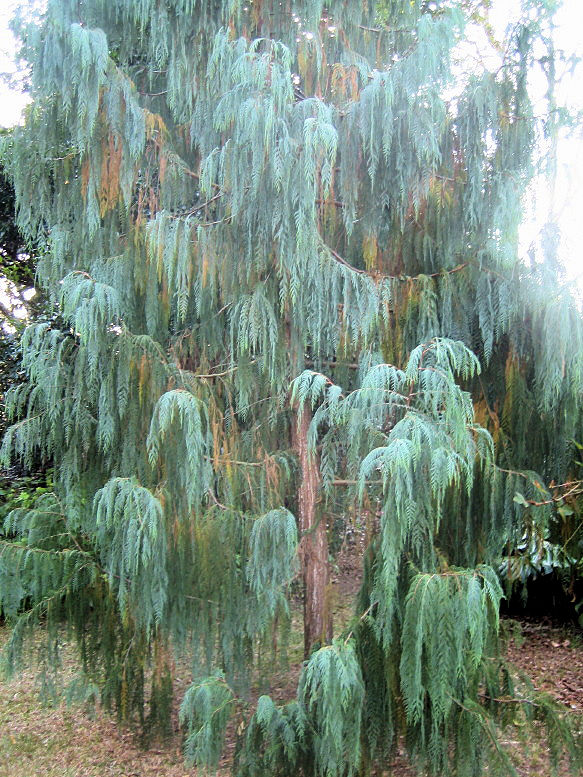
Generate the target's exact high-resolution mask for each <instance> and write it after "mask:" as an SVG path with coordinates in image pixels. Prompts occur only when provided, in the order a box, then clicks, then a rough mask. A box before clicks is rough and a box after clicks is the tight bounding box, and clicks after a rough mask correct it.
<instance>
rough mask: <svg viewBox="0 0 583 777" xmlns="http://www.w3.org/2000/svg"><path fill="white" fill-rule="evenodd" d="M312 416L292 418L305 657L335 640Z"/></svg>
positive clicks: (326, 538) (326, 543) (324, 524)
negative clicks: (315, 647)
mask: <svg viewBox="0 0 583 777" xmlns="http://www.w3.org/2000/svg"><path fill="white" fill-rule="evenodd" d="M310 421H311V413H310V412H309V410H308V408H306V407H304V412H303V413H302V415H301V418H300V419H299V423H298V418H297V416H295V417H294V419H293V422H292V423H293V431H292V435H293V444H294V449H295V451H296V453H297V456H298V460H299V464H300V487H299V493H298V512H299V515H298V520H299V528H300V534H301V536H302V540H301V544H300V554H301V563H302V570H303V578H304V656H305V657H306V658H307V657H308V656H309V655H310V651H311V648H312V646H313V645H314V643H316V642H319V643H320V644H325V643H326V642H330V640H331V638H332V617H331V613H330V608H329V607H328V602H327V598H328V578H329V574H328V537H327V534H326V521H325V520H324V519H323V518H322V517H320V519H318V513H317V500H318V490H319V488H320V468H319V462H318V458H317V456H316V455H314V456H312V457H309V455H308V428H309V426H310Z"/></svg>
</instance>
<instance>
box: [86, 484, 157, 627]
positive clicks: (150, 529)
mask: <svg viewBox="0 0 583 777" xmlns="http://www.w3.org/2000/svg"><path fill="white" fill-rule="evenodd" d="M95 529H96V532H95V539H96V544H97V551H98V553H99V556H100V558H101V563H102V564H103V568H104V570H105V572H106V573H107V575H108V577H109V585H110V587H111V589H112V591H114V592H115V594H116V595H117V598H118V600H119V606H120V610H121V612H122V613H125V612H126V611H128V610H130V611H131V612H132V614H133V616H134V617H135V619H136V621H137V622H138V623H139V624H140V625H141V626H144V628H145V629H146V630H149V629H150V628H152V626H153V625H154V624H155V623H156V622H160V620H162V618H163V615H164V610H165V607H166V600H167V596H168V591H167V586H168V577H167V574H166V563H165V562H166V552H167V551H166V544H167V538H166V527H165V525H164V512H163V508H162V505H161V504H160V501H159V500H158V499H157V498H156V497H155V495H154V494H152V493H151V491H148V489H147V488H144V487H143V486H140V485H139V484H138V483H136V482H132V481H131V480H127V479H125V478H113V479H112V480H109V481H108V482H107V483H106V484H105V486H104V487H103V488H101V489H100V490H99V491H98V492H97V493H96V494H95Z"/></svg>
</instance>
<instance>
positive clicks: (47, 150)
mask: <svg viewBox="0 0 583 777" xmlns="http://www.w3.org/2000/svg"><path fill="white" fill-rule="evenodd" d="M487 5H488V4H487V3H486V2H476V3H469V2H454V1H453V0H447V1H445V0H443V1H441V0H435V1H434V2H430V3H425V2H420V0H416V1H415V2H410V3H402V2H396V1H389V2H387V3H383V4H382V5H379V6H378V7H377V6H376V5H374V4H367V3H353V2H345V1H344V0H338V1H336V0H334V1H333V2H331V3H329V4H327V5H326V6H324V5H323V3H320V2H308V3H304V2H297V3H291V2H247V3H245V4H242V3H239V2H237V1H236V0H235V1H233V0H231V2H223V3H221V2H206V0H203V1H198V2H196V1H195V0H172V1H170V0H168V2H159V0H141V1H140V2H139V3H138V2H128V1H127V0H107V2H105V0H85V1H84V2H80V1H79V0H49V3H48V7H47V12H46V15H45V17H44V18H43V20H42V21H41V23H40V24H39V25H37V26H34V25H33V26H31V27H30V28H28V29H27V30H26V31H23V36H24V38H23V39H24V46H23V54H24V55H25V56H26V57H27V58H28V60H29V61H30V62H31V64H32V68H33V70H32V93H33V97H34V102H33V104H32V106H31V107H30V109H29V111H28V114H27V121H26V126H25V127H24V128H23V129H22V130H19V131H17V132H16V134H15V139H14V145H13V147H11V148H10V150H9V153H7V154H6V159H7V163H8V164H9V165H10V171H11V175H12V178H13V181H14V186H15V190H16V195H17V203H18V217H19V224H20V226H21V228H22V229H23V230H24V231H25V234H26V236H27V237H28V238H29V239H34V238H36V237H38V236H39V235H45V234H47V235H48V241H49V250H48V251H47V253H46V255H45V256H43V257H42V259H41V261H40V263H39V278H40V280H41V282H42V284H43V288H44V290H45V293H46V294H47V296H48V297H49V299H50V300H51V301H53V302H54V303H55V304H57V305H58V306H59V309H60V312H61V316H62V319H61V321H59V322H52V323H48V324H47V323H42V324H39V325H36V326H33V327H31V328H29V329H28V330H27V332H26V334H25V336H24V359H23V366H24V369H25V370H26V372H27V375H28V382H27V383H26V384H25V385H24V386H22V387H18V388H16V389H15V390H14V391H13V392H12V393H11V395H10V398H9V402H8V408H9V412H10V413H11V414H12V415H13V417H14V419H15V420H16V423H15V424H14V426H12V427H11V428H10V429H9V430H8V432H7V434H6V436H5V439H4V444H3V455H4V461H6V462H8V461H10V460H12V458H13V457H16V458H19V459H21V460H22V461H23V462H25V463H27V462H30V461H31V460H32V458H33V457H36V456H41V457H42V458H43V459H44V460H46V461H47V462H50V463H51V464H53V465H54V468H55V469H54V472H55V475H54V481H55V489H54V493H53V494H43V495H42V498H41V499H40V500H39V502H38V504H37V505H36V508H35V509H25V510H20V511H15V512H13V513H12V514H11V516H9V518H8V519H7V521H6V523H5V538H4V540H3V541H2V545H3V553H2V557H1V560H0V595H1V596H2V607H3V609H4V611H5V612H6V613H7V614H8V615H9V616H11V617H14V618H15V627H14V630H13V635H12V639H11V641H10V643H9V646H8V653H7V657H8V662H9V664H12V665H15V664H16V663H17V662H18V661H19V655H20V652H21V650H22V649H23V648H24V647H26V645H27V634H28V633H29V629H30V628H31V627H33V626H34V625H35V624H36V623H37V622H38V621H39V620H41V619H42V621H43V622H44V623H46V627H47V633H48V638H47V648H48V650H47V653H46V660H47V662H48V663H49V664H50V663H51V662H53V661H54V660H55V655H56V652H57V648H58V634H59V632H58V629H59V626H60V624H61V623H62V622H63V621H64V622H65V623H66V624H67V625H68V628H69V629H70V630H71V632H72V634H73V635H74V636H75V637H76V639H77V642H78V644H79V647H80V655H81V658H82V661H83V667H84V670H85V672H86V674H87V675H88V676H89V677H90V678H91V679H92V680H93V681H94V682H97V683H98V685H99V687H100V689H101V693H102V698H103V700H104V701H105V702H106V703H110V704H113V705H115V706H116V708H117V710H118V712H119V715H120V717H122V718H124V719H127V718H131V717H132V716H134V715H136V716H138V717H139V718H141V720H142V721H143V722H144V724H145V725H146V726H151V725H154V723H156V722H158V723H161V724H162V725H164V724H166V725H167V723H168V719H169V718H168V705H169V703H170V695H171V686H172V683H171V660H170V654H171V651H173V650H180V649H189V650H192V651H193V653H194V660H193V674H194V676H195V682H194V684H193V686H192V687H191V689H190V690H189V691H188V693H187V694H186V696H185V698H184V700H183V703H182V706H181V717H182V720H183V723H184V726H185V728H186V730H187V739H186V753H187V757H188V758H189V759H191V760H196V761H199V762H201V763H206V764H208V765H210V766H213V765H216V763H217V762H218V758H219V755H220V751H221V743H222V739H223V737H224V731H225V726H226V725H227V722H228V719H229V717H230V715H231V714H232V712H233V710H234V709H236V706H237V699H238V698H239V697H240V696H241V695H244V693H245V688H246V685H247V682H248V670H249V668H250V665H251V664H252V659H253V654H254V648H255V647H256V645H257V643H258V642H259V643H260V642H261V640H265V641H266V640H267V639H268V638H269V637H270V636H271V633H272V631H273V630H274V629H275V628H277V627H278V626H282V625H285V620H286V617H287V604H286V600H285V596H284V595H283V592H284V590H285V586H286V584H287V583H288V582H289V581H290V580H291V579H292V577H293V576H294V574H295V572H296V564H295V560H296V549H297V540H298V531H297V530H298V528H299V531H300V536H301V541H300V544H299V549H300V556H301V559H302V567H303V571H304V581H305V588H306V590H305V604H306V618H305V629H306V654H309V653H310V651H311V649H312V648H313V647H316V648H317V647H319V649H316V650H314V652H312V653H311V655H310V656H309V660H308V661H307V663H306V665H305V667H304V670H303V672H302V675H301V678H300V686H299V689H298V697H297V700H296V701H295V702H291V703H290V704H287V705H285V706H283V707H277V706H276V705H275V704H274V703H273V702H272V700H271V699H270V698H269V697H262V698H261V699H260V700H259V703H258V707H257V711H256V713H255V714H254V715H253V717H252V718H251V720H250V721H249V722H248V725H247V727H246V729H245V732H244V734H243V735H242V737H241V742H240V747H239V754H238V770H239V773H240V774H242V775H243V774H249V775H259V774H266V775H267V774H269V775H272V774H286V775H287V774H290V775H292V774H293V775H295V774H299V773H303V774H318V775H327V776H332V775H340V774H353V773H356V772H358V771H361V770H366V768H368V765H369V764H370V763H371V762H372V761H374V760H376V759H383V758H386V757H388V756H389V755H390V753H391V752H392V750H393V748H394V747H395V744H396V741H397V739H396V738H397V735H398V734H399V733H400V732H404V733H406V735H407V744H408V747H409V751H410V753H411V757H412V758H414V759H418V760H419V761H420V762H423V761H425V762H427V763H428V764H429V765H430V767H431V769H432V770H433V771H434V772H442V771H443V772H448V770H449V771H451V770H452V769H455V770H456V773H457V774H460V775H461V774H468V775H469V774H477V773H479V772H480V768H481V763H482V760H483V758H484V753H489V757H490V759H491V769H495V768H499V769H501V770H502V773H504V774H508V773H509V770H510V769H511V766H510V765H509V764H508V762H507V759H506V757H505V756H504V753H503V751H502V750H501V749H500V748H499V747H498V746H497V744H496V734H495V725H496V722H497V721H501V722H503V721H504V720H505V718H506V717H507V716H508V715H509V714H511V715H512V716H515V715H516V714H517V713H516V710H517V708H518V709H519V710H521V712H522V714H524V715H526V716H527V717H532V716H535V715H538V716H543V717H545V716H546V720H547V722H548V723H549V730H550V732H551V744H552V747H553V751H552V752H553V756H554V757H556V755H557V754H558V752H559V750H560V747H561V746H562V745H565V744H566V745H568V746H569V748H570V751H571V754H572V755H573V756H575V755H576V752H575V751H576V745H575V743H574V742H573V741H572V738H571V735H570V733H569V731H568V729H567V727H566V726H565V724H564V721H563V720H562V719H561V717H560V716H557V715H553V714H551V713H552V710H551V708H550V706H549V704H547V703H545V702H544V700H543V699H541V698H537V699H536V700H535V699H534V696H533V695H532V694H530V692H529V691H528V690H527V689H526V688H524V687H523V686H522V685H521V684H519V685H513V681H512V679H511V675H510V674H509V672H508V670H507V668H506V667H505V666H504V663H503V661H502V659H501V657H500V654H499V648H498V607H499V602H500V598H501V596H502V591H501V588H500V584H499V582H498V578H497V575H496V572H495V567H496V566H497V565H498V564H499V560H500V558H501V556H502V554H503V552H504V549H505V547H506V546H507V545H508V544H509V543H510V545H511V546H513V545H514V544H516V540H517V539H518V538H520V537H521V536H522V534H523V532H524V527H525V526H526V527H528V528H529V529H530V528H532V529H533V531H535V530H536V531H538V532H539V534H540V533H541V532H542V533H543V534H544V529H545V527H546V526H548V524H549V522H550V520H551V518H552V515H553V513H554V508H555V505H556V504H557V503H559V502H560V500H561V499H563V497H564V495H565V493H569V489H570V488H571V486H570V483H571V481H572V478H571V475H570V466H571V463H572V460H573V455H574V450H575V449H574V445H573V442H572V441H573V439H574V438H575V439H581V435H580V434H579V430H580V429H581V403H580V384H581V374H582V359H583V349H582V348H581V338H582V334H583V333H582V329H581V321H580V315H579V312H578V310H577V308H576V306H575V304H574V302H573V301H572V299H571V298H570V296H569V294H568V290H565V289H564V288H561V286H560V284H559V283H558V278H557V275H556V272H555V273H554V274H553V273H552V272H551V271H550V270H548V269H547V266H548V265H545V264H542V265H539V264H538V263H537V262H533V263H532V265H531V266H529V265H527V264H525V263H522V262H520V261H519V260H518V258H517V229H518V224H519V220H520V212H521V208H520V204H521V197H522V195H523V192H524V190H525V188H526V186H527V184H528V182H529V180H530V179H531V176H532V173H533V161H532V160H533V148H534V145H535V140H536V130H537V123H536V121H535V118H534V117H533V112H532V106H531V102H530V99H529V95H528V89H527V82H528V75H529V72H530V70H531V68H532V67H533V65H534V57H535V55H536V56H537V57H541V58H544V57H545V56H546V55H547V54H548V46H547V42H548V41H547V36H546V29H547V27H548V24H549V18H550V17H549V14H550V6H551V5H553V4H549V3H545V2H542V0H541V2H534V0H532V1H531V2H526V3H525V7H524V15H523V17H522V18H521V20H520V21H517V23H516V25H515V26H514V27H513V28H512V30H511V32H510V34H509V37H508V40H507V41H506V42H505V47H504V48H503V49H502V51H503V55H502V58H501V61H500V62H499V66H497V67H496V69H495V71H494V72H491V71H489V70H488V69H486V68H484V67H483V66H482V65H477V66H476V67H473V68H470V70H469V71H468V70H467V68H466V69H465V70H463V69H462V68H461V62H462V61H463V60H465V61H466V63H467V56H466V55H465V54H464V51H463V49H461V50H460V49H459V47H458V46H459V45H460V44H461V42H462V41H463V39H464V35H465V34H466V31H467V30H468V29H471V25H472V24H473V23H475V22H479V21H480V19H481V18H482V14H483V13H484V12H485V9H486V8H487ZM548 73H549V74H550V75H552V71H551V70H550V69H549V70H548ZM454 87H455V88H454ZM542 129H543V131H544V125H542ZM549 273H550V274H549ZM292 382H293V384H292ZM290 384H292V385H293V388H292V391H291V395H290V392H289V389H290ZM472 399H473V401H472ZM17 419H18V420H17ZM488 429H489V430H490V431H488ZM575 432H576V433H575ZM534 470H537V474H535V472H534ZM555 484H559V485H555ZM339 489H342V491H339ZM553 489H554V490H553ZM570 493H571V495H572V494H573V491H571V492H570ZM331 500H336V501H338V502H340V503H341V504H343V505H344V506H345V507H344V508H343V509H348V507H347V506H348V505H350V504H352V503H354V501H355V500H357V501H358V504H359V505H361V506H362V507H363V509H366V508H367V506H372V508H373V509H375V505H378V514H379V518H380V530H379V532H378V536H377V537H376V539H375V541H374V542H373V543H372V544H371V547H370V548H369V551H368V554H367V559H366V563H365V578H364V583H363V588H362V591H361V595H360V598H359V603H358V610H357V616H356V618H355V621H354V623H353V624H351V626H350V627H349V629H348V630H347V631H346V632H345V633H344V634H343V635H341V637H340V638H339V639H337V640H336V641H333V642H332V643H331V644H324V643H326V642H329V641H330V639H329V638H330V636H331V624H330V621H329V617H328V615H327V607H326V589H327V586H328V577H327V562H328V559H327V544H326V531H325V528H326V525H325V513H326V505H327V504H329V503H330V501H331ZM292 512H294V513H296V514H297V517H298V526H296V521H295V519H294V517H293V515H292ZM525 516H526V518H525ZM318 643H319V644H318ZM147 664H150V665H152V666H153V670H154V671H153V679H152V691H151V694H150V707H149V714H148V716H147V717H146V715H145V711H144V669H145V666H146V665H147ZM213 668H214V674H213ZM205 674H206V675H208V676H207V677H206V679H202V680H201V679H200V677H201V675H205ZM196 678H199V679H196ZM517 701H518V702H519V703H518V707H517ZM510 711H511V713H510Z"/></svg>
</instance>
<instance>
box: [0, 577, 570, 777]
mask: <svg viewBox="0 0 583 777" xmlns="http://www.w3.org/2000/svg"><path fill="white" fill-rule="evenodd" d="M357 581H358V571H357V570H356V569H352V568H350V566H349V565H348V568H343V569H342V571H340V570H338V573H337V574H336V576H335V579H334V590H335V594H334V599H335V603H334V609H335V611H336V612H335V614H336V619H337V621H340V622H342V621H343V620H344V619H345V618H346V613H347V610H348V602H349V601H351V600H352V594H353V592H354V588H355V585H356V584H357ZM298 616H299V612H298ZM520 625H521V631H522V635H523V641H522V642H520V640H518V641H516V642H511V643H510V646H509V657H510V658H511V660H512V661H513V662H514V663H516V664H517V665H518V666H519V667H520V668H521V669H522V670H524V671H526V672H527V673H528V674H529V675H530V677H531V678H532V679H533V681H534V683H535V685H536V686H537V687H539V688H541V689H544V690H546V691H548V692H549V693H551V694H552V695H553V696H555V697H556V698H557V699H558V700H559V701H560V702H561V703H563V704H565V705H566V707H567V709H568V710H569V711H570V714H572V715H573V716H576V715H577V714H578V713H579V714H580V713H582V712H583V633H582V632H581V631H580V630H575V629H573V628H568V627H565V626H561V625H557V624H555V623H553V622H552V621H550V620H543V621H533V620H523V621H522V622H521V624H520ZM5 637H6V631H5V629H4V630H1V629H0V642H3V641H4V639H5ZM301 649H302V637H301V631H300V629H294V630H293V631H292V641H291V644H290V660H291V664H290V667H289V670H288V671H287V672H285V673H281V674H280V675H276V677H275V683H274V686H273V687H272V693H273V695H274V696H275V697H276V698H285V697H286V696H287V697H288V698H289V696H290V695H292V693H293V690H292V689H293V687H294V686H295V678H296V677H297V672H298V670H299V666H300V662H301ZM64 655H65V656H67V655H68V654H67V649H66V647H65V651H64ZM73 673H74V662H73V660H72V659H71V658H66V660H65V667H64V677H63V682H64V681H65V680H66V679H67V677H68V676H69V677H70V676H72V675H73ZM179 682H181V684H182V683H184V684H186V682H187V680H186V679H185V680H184V681H181V680H179ZM180 693H183V689H178V694H177V695H179V694H180ZM521 734H522V732H520V731H519V730H518V729H511V730H510V731H509V733H508V739H507V740H506V744H507V745H508V747H509V748H511V749H512V750H513V751H514V753H515V755H517V756H518V760H519V774H520V775H521V777H535V775H536V777H546V776H547V775H549V774H550V772H549V767H548V762H547V759H546V750H545V747H544V745H543V744H542V743H539V742H537V740H536V737H534V738H533V737H531V736H530V735H529V744H530V752H529V754H528V755H525V754H524V753H525V752H526V749H525V743H524V741H522V739H521ZM229 745H230V747H229V748H228V749H229V750H232V747H233V741H231V742H230V743H229ZM561 773H562V772H561ZM221 774H222V775H224V777H226V775H228V774H229V772H228V768H227V767H225V768H223V769H221ZM383 774H386V775H387V777H388V775H390V776H391V777H414V774H415V772H414V771H413V770H412V769H411V768H410V767H409V766H408V765H407V764H406V762H405V759H404V758H403V757H401V756H398V757H397V758H396V759H395V762H394V763H392V764H391V765H390V770H389V771H387V772H384V773H383ZM565 774H566V772H565ZM0 775H1V777H194V776H195V775H196V770H194V769H190V770H189V769H186V768H185V767H184V764H183V760H182V755H181V741H180V734H179V732H178V731H177V732H176V735H175V736H174V738H173V739H171V740H170V741H168V742H165V743H159V744H156V745H154V746H153V747H151V748H150V749H149V750H143V749H141V747H140V743H139V738H138V737H137V736H136V735H135V734H133V733H132V732H130V731H128V730H120V729H119V728H117V726H116V724H115V721H114V720H112V719H111V718H110V717H108V716H107V715H106V714H104V713H98V714H97V715H96V716H95V717H93V718H92V717H91V716H89V715H88V714H87V712H86V711H84V710H83V709H82V708H79V707H75V706H70V707H67V706H66V705H65V704H64V703H61V702H59V703H55V704H53V705H52V706H46V705H45V706H43V705H42V704H41V702H40V699H39V689H38V681H37V676H36V674H35V672H34V670H33V669H27V670H25V671H24V672H23V673H22V674H21V675H20V676H19V677H17V678H14V679H12V680H10V681H0Z"/></svg>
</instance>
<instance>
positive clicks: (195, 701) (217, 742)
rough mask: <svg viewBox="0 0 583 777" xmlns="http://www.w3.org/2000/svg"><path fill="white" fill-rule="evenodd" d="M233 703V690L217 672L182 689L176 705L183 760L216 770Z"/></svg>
mask: <svg viewBox="0 0 583 777" xmlns="http://www.w3.org/2000/svg"><path fill="white" fill-rule="evenodd" d="M233 704H234V696H233V693H232V691H231V689H230V688H229V686H228V685H227V684H226V683H225V679H224V677H222V676H221V675H215V676H214V677H209V678H208V679H206V680H204V681H203V682H201V683H200V684H193V685H191V686H190V688H189V689H188V690H187V691H186V693H185V694H184V699H183V700H182V704H181V705H180V723H181V724H182V725H183V726H184V727H185V729H186V732H187V735H186V742H185V744H184V754H185V757H186V762H187V764H189V765H190V766H192V765H194V764H195V763H196V764H199V765H201V766H204V767H207V768H209V769H212V770H216V768H217V766H218V765H219V759H220V757H221V751H222V749H223V742H224V739H225V730H226V727H227V723H228V721H229V717H230V712H231V708H232V707H233Z"/></svg>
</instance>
